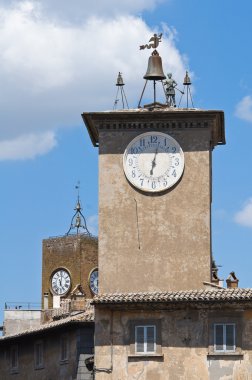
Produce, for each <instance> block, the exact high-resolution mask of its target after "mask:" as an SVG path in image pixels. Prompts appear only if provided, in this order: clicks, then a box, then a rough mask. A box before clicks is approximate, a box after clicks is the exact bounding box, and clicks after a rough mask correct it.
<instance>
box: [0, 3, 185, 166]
mask: <svg viewBox="0 0 252 380" xmlns="http://www.w3.org/2000/svg"><path fill="white" fill-rule="evenodd" d="M157 2H158V1H154V0H149V1H146V2H144V1H142V0H135V1H133V0H131V1H119V2H118V1H117V2H116V1H115V0H107V1H98V4H97V2H91V1H90V2H89V1H88V2H85V7H84V6H83V0H82V1H77V0H76V3H75V2H71V6H72V4H75V6H74V5H73V8H74V9H77V8H78V7H79V8H81V6H82V8H85V12H88V13H87V17H85V18H83V20H82V22H79V23H74V22H73V20H71V22H65V21H64V22H63V21H62V20H63V19H60V17H59V16H57V17H56V16H55V12H56V11H57V9H60V5H62V11H63V10H64V15H65V16H66V15H67V13H68V10H69V7H70V5H69V4H70V2H69V1H66V0H61V1H56V0H54V1H51V0H50V1H49V0H48V1H46V0H45V1H43V2H42V1H40V2H39V1H36V2H35V1H18V2H13V3H10V2H7V1H6V2H5V1H3V0H2V1H1V0H0V61H1V65H0V86H1V92H0V125H1V126H2V127H1V128H0V141H1V140H4V141H5V140H14V141H15V139H16V138H18V137H19V136H20V135H30V134H33V135H35V134H39V133H44V132H45V131H46V132H48V131H49V130H50V131H53V132H54V133H56V131H57V129H58V128H62V127H71V126H76V125H80V124H81V123H82V122H81V117H80V114H81V113H82V112H83V111H96V110H106V109H112V108H113V103H114V100H115V95H116V87H115V82H116V77H117V74H118V72H119V71H121V72H122V73H123V78H124V82H125V83H126V86H125V88H124V89H125V93H126V95H127V98H128V102H129V106H130V107H132V108H135V107H136V106H137V104H138V100H139V97H140V94H141V91H142V88H143V86H144V80H143V75H144V74H145V72H146V69H147V62H148V57H149V55H150V53H151V52H150V50H148V51H147V50H144V51H140V50H139V45H141V44H144V43H147V42H148V40H149V38H150V36H151V35H152V34H153V32H154V31H153V30H151V29H150V28H149V27H148V26H147V25H146V23H145V22H144V20H143V19H141V18H140V17H138V16H134V15H132V14H129V12H135V11H136V10H140V9H143V8H144V7H145V6H147V7H151V6H154V5H155V4H156V3H157ZM117 3H118V5H117V7H118V8H119V7H120V10H121V11H122V10H123V9H124V8H125V9H124V11H122V12H121V13H120V12H118V14H120V15H116V16H113V18H112V17H109V12H108V13H106V14H105V15H103V14H102V12H100V9H104V7H105V5H104V4H107V5H108V6H110V7H112V8H113V7H116V4H117ZM1 4H2V5H1ZM10 4H12V6H10ZM57 4H58V5H57ZM88 4H89V6H88ZM95 4H96V5H95ZM123 7H124V8H123ZM86 8H87V9H86ZM97 9H98V10H99V11H97ZM96 11H97V13H96ZM110 16H111V15H110ZM162 28H163V32H164V37H163V40H162V43H161V44H160V46H159V47H158V51H159V53H160V55H161V56H162V58H163V67H164V71H165V73H167V72H169V71H171V72H172V73H173V76H174V78H175V79H176V81H177V82H178V83H182V81H183V77H184V73H185V69H186V58H185V57H184V56H183V55H181V53H180V52H179V51H178V49H177V48H176V44H175V39H174V36H175V32H174V31H173V30H170V29H169V28H168V27H167V26H166V25H163V26H162ZM160 31H161V30H157V32H160ZM151 88H152V86H150V85H149V86H148V88H147V89H146V96H152V94H151ZM162 96H163V94H162ZM147 100H148V102H149V100H150V99H147ZM151 100H152V98H151ZM161 100H163V99H161ZM146 102H147V101H146ZM3 126H5V127H3ZM54 139H55V136H54ZM45 152H46V150H45ZM38 154H41V152H38ZM6 157H7V156H6ZM6 159H7V158H6Z"/></svg>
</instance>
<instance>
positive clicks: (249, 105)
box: [235, 95, 252, 122]
mask: <svg viewBox="0 0 252 380" xmlns="http://www.w3.org/2000/svg"><path fill="white" fill-rule="evenodd" d="M235 115H236V116H237V117H239V118H240V119H242V120H246V121H250V122H252V96H250V95H247V96H244V98H243V99H242V100H241V101H240V102H239V103H238V104H237V106H236V109H235Z"/></svg>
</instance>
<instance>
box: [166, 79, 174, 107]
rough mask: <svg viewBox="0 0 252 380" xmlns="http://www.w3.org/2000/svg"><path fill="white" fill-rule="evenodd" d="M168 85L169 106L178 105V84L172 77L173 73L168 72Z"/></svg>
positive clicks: (167, 97)
mask: <svg viewBox="0 0 252 380" xmlns="http://www.w3.org/2000/svg"><path fill="white" fill-rule="evenodd" d="M164 85H165V86H166V89H165V91H166V99H167V103H168V105H169V106H173V107H176V99H175V88H176V86H177V82H176V81H175V80H174V79H173V78H172V74H171V73H169V74H167V80H166V81H165V82H164Z"/></svg>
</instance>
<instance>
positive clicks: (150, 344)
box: [146, 326, 156, 352]
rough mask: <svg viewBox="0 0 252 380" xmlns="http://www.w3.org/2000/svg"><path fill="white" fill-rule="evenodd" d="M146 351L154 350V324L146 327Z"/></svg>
mask: <svg viewBox="0 0 252 380" xmlns="http://www.w3.org/2000/svg"><path fill="white" fill-rule="evenodd" d="M146 330H147V332H146V335H147V339H146V341H147V352H155V340H156V339H155V326H148V327H147V329H146Z"/></svg>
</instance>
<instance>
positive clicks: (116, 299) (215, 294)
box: [92, 288, 252, 305]
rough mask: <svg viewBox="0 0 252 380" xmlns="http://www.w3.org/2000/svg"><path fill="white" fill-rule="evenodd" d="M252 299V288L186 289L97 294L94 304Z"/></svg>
mask: <svg viewBox="0 0 252 380" xmlns="http://www.w3.org/2000/svg"><path fill="white" fill-rule="evenodd" d="M235 301H237V302H239V301H252V288H248V289H242V288H235V289H214V290H186V291H177V292H146V293H106V294H100V295H98V296H95V297H94V299H93V302H92V303H93V304H95V305H98V304H126V303H148V302H165V303H182V302H197V303H198V302H205V303H208V302H235Z"/></svg>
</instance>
